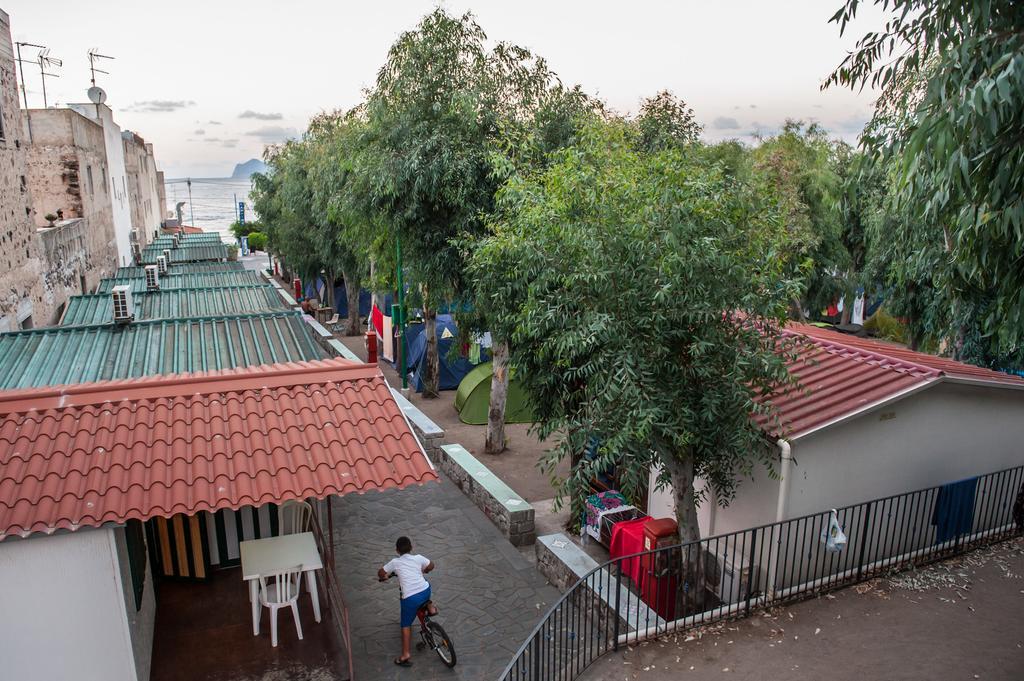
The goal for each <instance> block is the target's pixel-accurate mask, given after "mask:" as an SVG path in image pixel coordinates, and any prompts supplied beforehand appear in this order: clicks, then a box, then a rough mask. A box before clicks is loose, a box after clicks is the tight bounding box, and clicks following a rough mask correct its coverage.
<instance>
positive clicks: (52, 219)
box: [43, 213, 57, 227]
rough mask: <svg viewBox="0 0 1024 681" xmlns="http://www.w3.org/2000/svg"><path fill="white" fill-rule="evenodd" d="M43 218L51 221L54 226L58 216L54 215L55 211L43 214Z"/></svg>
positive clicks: (50, 223)
mask: <svg viewBox="0 0 1024 681" xmlns="http://www.w3.org/2000/svg"><path fill="white" fill-rule="evenodd" d="M43 219H44V220H46V222H48V223H49V226H50V227H53V223H54V222H55V221H56V220H57V216H56V215H54V214H53V213H47V214H46V215H44V216H43Z"/></svg>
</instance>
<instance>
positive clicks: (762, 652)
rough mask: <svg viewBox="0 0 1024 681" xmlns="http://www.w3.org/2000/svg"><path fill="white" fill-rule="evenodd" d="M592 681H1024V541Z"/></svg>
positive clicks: (610, 665)
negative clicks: (690, 680) (868, 680)
mask: <svg viewBox="0 0 1024 681" xmlns="http://www.w3.org/2000/svg"><path fill="white" fill-rule="evenodd" d="M582 678H583V679H586V681H631V680H633V679H645V680H647V681H668V680H669V679H672V680H673V681H676V680H677V679H749V680H751V681H753V680H754V679H783V678H784V679H786V680H787V681H803V680H807V681H811V680H817V679H826V678H827V679H829V680H830V681H854V680H856V681H861V680H865V679H871V680H872V681H875V680H886V681H888V680H893V681H896V680H899V681H904V680H907V681H909V680H917V679H929V680H938V679H941V680H943V681H945V680H946V679H950V680H959V679H965V680H968V681H969V680H973V679H986V680H1006V681H1019V680H1020V679H1024V539H1020V538H1018V539H1014V540H1011V541H1008V542H1004V543H1002V544H998V545H995V546H992V547H987V548H982V549H979V550H977V551H974V552H971V553H969V554H966V555H964V556H960V557H958V558H954V559H951V560H948V561H945V562H942V563H937V564H935V565H932V566H929V567H927V568H924V569H922V570H919V571H911V572H905V573H901V574H899V575H894V576H892V577H891V578H888V579H876V580H872V581H870V582H866V583H864V584H859V585H857V586H854V587H850V588H847V589H843V590H841V591H837V592H835V593H832V594H828V595H825V596H821V597H818V598H815V599H813V600H809V601H804V602H802V603H797V604H795V605H792V606H788V607H780V608H775V609H772V610H770V611H766V612H761V613H758V614H756V615H754V616H752V617H750V618H748V619H744V620H738V621H733V622H721V623H718V624H715V625H711V626H708V627H703V628H701V629H696V630H691V631H688V632H686V633H680V634H677V635H670V636H667V637H665V638H664V639H661V640H657V641H650V642H647V643H643V644H640V645H638V646H631V647H628V648H627V649H625V650H623V651H620V652H619V653H613V654H611V655H607V656H605V657H604V658H602V659H600V660H598V661H597V662H596V663H595V664H594V665H593V667H591V669H590V670H588V671H587V672H586V673H585V674H584V675H583V677H582Z"/></svg>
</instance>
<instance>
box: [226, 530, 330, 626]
mask: <svg viewBox="0 0 1024 681" xmlns="http://www.w3.org/2000/svg"><path fill="white" fill-rule="evenodd" d="M238 548H239V552H240V553H241V557H242V579H243V580H245V581H247V582H249V600H250V601H251V602H252V634H253V636H256V635H258V634H259V626H260V607H261V606H260V598H259V579H260V575H267V574H270V573H272V572H277V571H279V570H287V569H288V568H293V567H295V566H296V565H301V566H302V571H303V573H305V576H306V586H307V588H308V589H309V595H310V596H311V597H312V599H313V617H314V618H316V621H317V622H319V621H320V597H319V595H318V593H317V589H316V575H315V574H314V572H315V571H316V570H320V569H323V567H324V563H323V560H322V559H321V558H320V552H319V551H317V550H316V540H315V539H314V538H313V533H312V532H300V533H298V534H285V535H282V536H280V537H267V538H266V539H251V540H249V541H243V542H240V543H239V545H238Z"/></svg>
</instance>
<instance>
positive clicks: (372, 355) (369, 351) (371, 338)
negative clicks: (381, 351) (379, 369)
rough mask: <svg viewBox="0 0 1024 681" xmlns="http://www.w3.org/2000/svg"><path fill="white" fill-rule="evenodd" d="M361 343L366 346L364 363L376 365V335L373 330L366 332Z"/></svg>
mask: <svg viewBox="0 0 1024 681" xmlns="http://www.w3.org/2000/svg"><path fill="white" fill-rule="evenodd" d="M363 342H364V343H365V344H366V363H367V364H376V363H377V334H376V333H375V332H374V330H373V329H370V330H369V331H367V332H366V336H365V337H364V338H363Z"/></svg>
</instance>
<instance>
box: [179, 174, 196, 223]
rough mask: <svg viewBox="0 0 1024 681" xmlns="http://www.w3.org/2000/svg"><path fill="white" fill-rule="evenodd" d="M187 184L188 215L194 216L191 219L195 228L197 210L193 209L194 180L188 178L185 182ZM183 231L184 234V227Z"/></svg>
mask: <svg viewBox="0 0 1024 681" xmlns="http://www.w3.org/2000/svg"><path fill="white" fill-rule="evenodd" d="M185 184H187V185H188V213H189V215H191V216H192V217H191V220H192V226H193V227H195V226H196V212H195V210H194V209H193V207H192V178H191V177H190V178H187V179H186V180H185ZM181 231H183V232H184V231H185V229H184V226H182V230H181Z"/></svg>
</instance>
